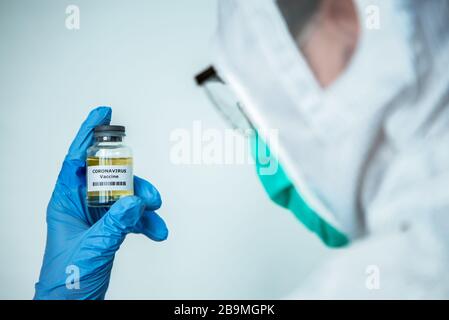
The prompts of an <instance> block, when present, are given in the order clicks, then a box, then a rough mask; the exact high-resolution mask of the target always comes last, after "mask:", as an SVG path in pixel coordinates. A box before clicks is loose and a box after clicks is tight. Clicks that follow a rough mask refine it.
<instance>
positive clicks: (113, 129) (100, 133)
mask: <svg viewBox="0 0 449 320" xmlns="http://www.w3.org/2000/svg"><path fill="white" fill-rule="evenodd" d="M124 135H125V127H124V126H110V125H102V126H97V127H95V129H94V136H95V137H104V136H124Z"/></svg>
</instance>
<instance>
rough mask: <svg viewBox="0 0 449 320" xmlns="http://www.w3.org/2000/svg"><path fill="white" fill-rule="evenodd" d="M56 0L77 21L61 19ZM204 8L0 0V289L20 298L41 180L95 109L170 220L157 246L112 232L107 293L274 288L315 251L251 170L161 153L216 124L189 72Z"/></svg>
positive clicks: (297, 275)
mask: <svg viewBox="0 0 449 320" xmlns="http://www.w3.org/2000/svg"><path fill="white" fill-rule="evenodd" d="M69 4H75V5H78V6H79V8H80V10H81V29H80V30H78V31H70V30H67V29H66V28H65V8H66V6H67V5H69ZM215 10H216V4H215V1H211V0H194V1H173V0H171V1H167V0H159V1H156V0H151V1H150V0H147V1H136V0H133V1H115V0H114V1H111V0H94V1H93V0H73V1H61V0H58V1H55V0H53V1H51V0H39V1H31V0H30V1H24V0H0V149H1V157H0V168H1V172H0V175H1V179H0V259H1V260H0V261H1V263H0V298H4V299H5V298H7V299H9V298H20V299H29V298H31V297H32V296H33V293H34V283H35V282H36V280H37V278H38V274H39V269H40V266H41V262H42V255H43V251H44V245H45V237H46V235H45V230H46V229H45V210H46V205H47V202H48V199H49V198H50V194H51V192H52V188H53V185H54V181H55V179H56V176H57V174H58V171H59V168H60V165H61V161H62V159H63V157H64V155H65V152H66V150H67V148H68V146H69V144H70V142H71V140H72V138H73V137H74V135H75V133H76V131H77V129H78V127H79V125H80V123H81V121H82V120H83V119H84V118H85V116H86V115H87V113H88V112H89V110H90V109H91V108H93V107H94V106H97V105H110V106H112V107H113V122H114V123H116V124H124V125H126V126H127V130H128V139H127V141H128V143H129V145H130V146H132V147H133V149H134V153H135V162H136V166H135V170H136V172H137V173H138V174H139V175H141V176H144V177H146V178H147V179H149V180H151V181H152V182H153V183H154V184H155V185H156V186H157V187H158V188H159V189H160V191H161V193H162V196H163V200H164V205H163V208H162V209H161V210H160V214H161V215H162V216H164V217H165V219H166V221H167V224H168V226H169V228H170V237H169V240H168V241H166V242H164V243H153V242H151V241H150V240H148V239H146V238H144V237H143V236H139V235H132V236H129V237H128V238H127V239H126V240H125V242H124V244H123V246H122V248H121V249H120V251H119V253H118V254H117V257H116V261H115V266H114V270H113V274H112V279H111V284H110V289H109V292H108V296H107V297H108V298H117V299H119V298H125V299H126V298H193V299H195V298H211V299H214V298H279V297H282V296H283V295H285V294H287V293H289V292H290V291H291V290H292V289H293V288H294V287H295V286H297V285H298V284H300V282H301V280H302V279H304V277H305V276H306V275H307V274H308V272H309V271H311V269H312V268H314V266H316V265H317V264H318V263H319V262H320V261H321V260H322V259H324V258H325V256H326V255H327V250H326V249H325V248H324V247H323V245H322V244H321V243H320V241H319V240H318V239H316V238H315V236H314V235H312V234H310V233H309V232H308V231H306V230H305V228H304V227H303V226H302V225H300V223H299V222H298V221H297V220H296V219H295V218H294V217H293V215H291V214H290V213H289V212H287V211H284V210H282V209H280V208H278V207H276V206H275V205H273V204H272V203H270V201H269V199H268V198H267V197H266V196H265V194H264V191H263V190H262V187H261V185H260V184H259V182H258V180H257V177H256V175H255V171H254V168H252V167H251V166H249V165H244V166H241V165H240V166H237V165H235V166H229V165H228V166H217V165H216V166H176V165H173V164H171V163H170V161H169V151H170V146H171V144H170V141H169V134H170V132H171V131H172V130H173V129H175V128H191V127H192V121H194V120H198V119H201V120H202V121H203V125H204V126H206V127H210V128H220V129H224V128H225V124H224V123H223V122H222V120H221V118H220V117H219V116H218V115H217V114H216V112H215V110H214V109H213V108H212V107H211V105H210V104H209V102H208V101H207V99H206V97H205V96H204V94H203V92H201V91H200V90H199V89H198V88H197V87H196V85H195V84H194V82H193V79H192V76H193V75H194V74H195V73H196V72H197V71H199V70H201V69H202V68H203V67H205V66H207V65H208V63H209V62H210V54H211V52H210V38H211V36H212V34H213V30H214V27H215V16H216V13H215Z"/></svg>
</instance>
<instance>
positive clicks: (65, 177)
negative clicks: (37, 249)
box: [34, 107, 168, 299]
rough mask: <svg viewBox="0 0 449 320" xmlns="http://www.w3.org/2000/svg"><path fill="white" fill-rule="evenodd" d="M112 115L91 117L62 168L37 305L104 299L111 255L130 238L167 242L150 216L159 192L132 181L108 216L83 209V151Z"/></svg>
mask: <svg viewBox="0 0 449 320" xmlns="http://www.w3.org/2000/svg"><path fill="white" fill-rule="evenodd" d="M111 113H112V111H111V109H110V108H108V107H99V108H96V109H94V110H93V111H91V113H90V114H89V116H88V117H87V119H86V120H85V121H84V123H83V124H82V126H81V128H80V130H79V132H78V134H77V136H76V138H75V140H74V141H73V143H72V145H71V146H70V149H69V152H68V154H67V156H66V158H65V160H64V163H63V165H62V169H61V172H60V174H59V176H58V180H57V182H56V186H55V189H54V191H53V195H52V197H51V199H50V202H49V204H48V208H47V244H46V248H45V254H44V261H43V264H42V268H41V273H40V277H39V281H38V283H37V284H36V293H35V296H34V298H35V299H104V297H105V294H106V291H107V288H108V285H109V279H110V275H111V270H112V264H113V261H114V256H115V252H116V251H117V250H118V249H119V248H120V245H121V244H122V242H123V240H124V239H125V236H126V235H127V234H128V233H142V234H144V235H146V236H147V237H149V238H150V239H152V240H155V241H162V240H165V239H166V238H167V235H168V230H167V227H166V225H165V222H164V221H163V220H162V219H161V218H160V217H159V216H158V215H157V214H156V213H155V212H154V210H157V209H159V207H160V206H161V198H160V195H159V192H158V191H157V190H156V188H155V187H154V186H152V185H151V184H150V183H149V182H147V181H145V180H143V179H141V178H138V177H134V193H135V196H128V197H124V198H121V199H120V200H118V201H117V202H116V203H114V205H112V206H111V207H110V208H109V210H107V209H106V208H90V207H87V205H86V200H85V198H86V178H85V174H86V162H85V159H86V150H87V148H88V147H89V146H90V145H91V144H92V142H93V129H94V128H95V127H96V126H98V125H104V124H109V123H110V120H111Z"/></svg>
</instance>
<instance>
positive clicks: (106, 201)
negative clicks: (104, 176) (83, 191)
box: [86, 157, 134, 207]
mask: <svg viewBox="0 0 449 320" xmlns="http://www.w3.org/2000/svg"><path fill="white" fill-rule="evenodd" d="M86 164H87V167H88V170H89V167H96V166H127V167H130V168H132V165H133V158H99V157H88V158H87V160H86ZM130 174H131V175H132V172H131V173H130ZM131 179H132V177H131ZM132 195H134V188H130V189H128V190H101V191H88V192H87V205H88V206H89V207H109V206H111V205H112V204H114V202H116V201H117V200H118V199H120V198H121V197H125V196H132Z"/></svg>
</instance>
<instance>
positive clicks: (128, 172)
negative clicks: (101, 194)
mask: <svg viewBox="0 0 449 320" xmlns="http://www.w3.org/2000/svg"><path fill="white" fill-rule="evenodd" d="M132 170H133V169H132V165H97V166H88V167H87V192H95V191H127V190H129V191H132V190H134V186H133V171H132Z"/></svg>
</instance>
